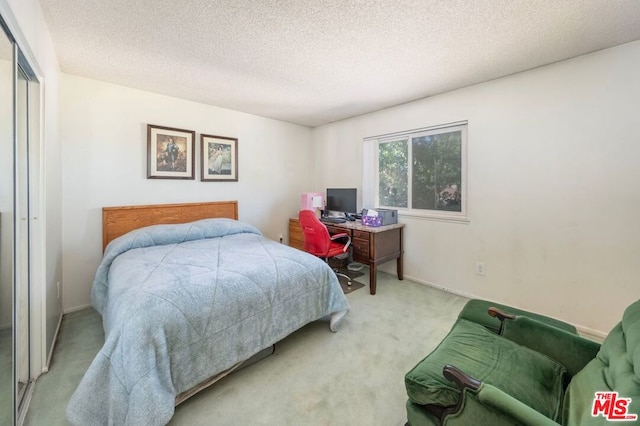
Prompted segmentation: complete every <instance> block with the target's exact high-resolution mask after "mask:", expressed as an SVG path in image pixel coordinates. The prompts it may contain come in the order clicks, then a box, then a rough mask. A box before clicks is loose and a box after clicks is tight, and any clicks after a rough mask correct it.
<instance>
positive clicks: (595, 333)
mask: <svg viewBox="0 0 640 426" xmlns="http://www.w3.org/2000/svg"><path fill="white" fill-rule="evenodd" d="M405 277H406V278H407V279H410V280H411V281H415V282H417V283H418V284H422V285H425V286H427V287H433V288H436V289H438V290H442V291H445V292H447V293H451V294H455V295H456V296H462V297H465V298H467V299H484V300H486V299H485V298H484V297H479V296H476V295H475V294H470V293H466V292H464V291H458V290H452V289H450V288H446V287H443V286H441V285H437V284H434V283H431V282H428V281H424V280H421V279H418V278H415V277H411V276H409V275H406V274H405ZM495 302H496V303H500V304H503V305H508V303H503V302H501V301H500V300H495ZM514 307H515V308H519V309H523V310H530V309H526V308H521V307H519V306H514ZM560 321H564V320H560ZM565 322H568V321H565ZM568 323H569V324H571V325H573V326H574V327H575V328H576V330H578V334H579V335H580V336H582V337H584V338H586V339H589V340H594V341H596V342H599V343H602V342H603V341H604V338H605V337H607V334H608V333H605V332H603V331H600V330H595V329H593V328H589V327H585V326H583V325H580V324H574V323H571V322H568Z"/></svg>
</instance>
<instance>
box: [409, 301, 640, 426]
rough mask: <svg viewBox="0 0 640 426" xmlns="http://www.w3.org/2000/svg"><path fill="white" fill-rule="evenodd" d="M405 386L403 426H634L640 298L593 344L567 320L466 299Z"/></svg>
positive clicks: (639, 407)
mask: <svg viewBox="0 0 640 426" xmlns="http://www.w3.org/2000/svg"><path fill="white" fill-rule="evenodd" d="M405 386H406V389H407V395H408V397H409V398H408V401H407V420H408V423H407V424H408V425H410V426H423V425H440V424H442V425H513V424H524V425H535V426H538V425H546V424H549V425H556V424H562V425H575V426H582V425H585V426H588V425H604V424H610V422H611V421H619V422H623V423H625V422H630V423H634V422H636V421H637V422H638V423H640V420H638V417H637V416H638V415H640V301H637V302H635V303H633V304H632V305H631V306H629V307H628V308H627V309H626V310H625V312H624V315H623V317H622V320H621V322H620V323H619V324H617V325H616V326H615V327H614V328H613V330H612V331H611V332H610V333H609V335H608V336H607V337H606V339H605V341H604V342H603V343H602V345H600V344H598V343H595V342H593V341H591V340H587V339H584V338H582V337H580V336H579V335H578V334H577V332H576V330H575V328H574V327H573V326H572V325H570V324H567V323H564V322H561V321H558V320H555V319H552V318H548V317H544V316H541V315H537V314H534V313H531V312H527V311H522V310H518V309H514V308H510V307H508V306H505V305H498V304H494V303H490V302H486V301H481V300H471V301H469V302H468V303H467V305H466V306H465V307H464V309H463V310H462V311H461V312H460V315H459V316H458V320H457V321H456V323H455V324H454V326H453V327H452V328H451V331H450V332H449V334H448V335H447V336H446V337H445V338H444V339H443V340H442V342H441V343H440V344H439V345H438V347H437V348H436V349H435V350H434V351H433V352H431V353H430V354H429V355H427V357H426V358H424V359H423V360H421V361H420V362H419V363H418V364H417V365H416V366H415V367H414V368H413V369H411V370H410V371H409V372H408V373H407V374H406V376H405Z"/></svg>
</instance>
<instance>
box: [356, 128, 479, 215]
mask: <svg viewBox="0 0 640 426" xmlns="http://www.w3.org/2000/svg"><path fill="white" fill-rule="evenodd" d="M466 140H467V123H466V122H463V123H455V124H449V125H444V126H438V127H430V128H423V129H418V130H412V131H408V132H399V133H394V134H390V135H384V136H379V137H373V138H366V139H365V155H364V158H365V167H364V170H365V174H366V177H367V178H366V179H365V182H366V184H365V186H364V190H365V195H364V196H365V204H369V205H372V204H373V205H374V206H376V207H381V208H393V209H398V210H400V211H401V212H402V213H404V214H408V215H417V216H428V217H438V218H445V219H458V220H465V219H466V190H467V188H466ZM367 181H368V182H367Z"/></svg>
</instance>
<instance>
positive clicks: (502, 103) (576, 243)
mask: <svg viewBox="0 0 640 426" xmlns="http://www.w3.org/2000/svg"><path fill="white" fill-rule="evenodd" d="M638 70H640V42H634V43H630V44H627V45H623V46H619V47H616V48H612V49H608V50H604V51H600V52H596V53H594V54H590V55H586V56H582V57H578V58H574V59H572V60H568V61H564V62H561V63H557V64H553V65H550V66H546V67H543V68H538V69H535V70H532V71H529V72H524V73H520V74H516V75H513V76H509V77H506V78H501V79H498V80H494V81H491V82H487V83H484V84H480V85H476V86H472V87H468V88H465V89H461V90H457V91H454V92H450V93H446V94H443V95H439V96H434V97H432V98H427V99H423V100H420V101H416V102H412V103H409V104H405V105H402V106H398V107H395V108H390V109H386V110H383V111H379V112H376V113H373V114H367V115H364V116H360V117H356V118H353V119H349V120H345V121H342V122H338V123H334V124H331V125H326V126H323V127H319V128H316V129H314V130H313V138H314V153H315V154H314V155H315V157H316V163H317V164H323V165H324V167H318V168H317V173H316V180H315V181H314V183H315V184H316V185H318V186H319V187H324V186H332V185H338V184H341V185H346V186H358V187H359V188H360V189H361V188H362V178H361V176H362V139H363V138H364V137H367V136H374V135H378V134H383V133H389V132H395V131H400V130H408V129H413V128H420V127H426V126H431V125H437V124H442V123H448V122H454V121H461V120H468V122H469V127H468V129H469V133H468V135H469V137H468V148H469V149H468V172H469V173H468V177H469V179H468V211H469V217H470V223H468V224H459V223H448V222H439V221H433V220H425V219H416V218H409V217H401V222H404V223H406V232H405V235H406V241H405V246H404V249H405V275H406V276H407V277H410V278H413V279H416V280H418V281H420V282H423V283H428V284H431V285H434V286H437V287H443V288H446V289H449V290H451V291H453V292H457V293H461V294H466V295H474V296H477V297H481V298H488V299H492V300H495V301H499V302H504V303H508V304H512V305H515V306H519V307H522V308H526V309H531V310H534V311H537V312H540V313H543V314H547V315H551V316H554V317H557V318H561V319H564V320H567V321H570V322H572V323H575V324H577V325H579V326H581V327H583V328H586V329H587V331H589V329H591V331H595V332H596V334H597V332H598V331H600V332H608V331H609V329H610V328H611V327H612V326H613V325H614V324H615V323H616V322H618V321H619V320H620V318H621V315H622V311H623V310H624V308H625V307H626V306H628V305H629V304H630V303H631V302H632V301H634V300H636V299H638V298H639V297H640V286H639V285H638V283H637V280H638V276H640V262H639V261H638V259H640V232H639V230H640V227H639V226H638V212H639V211H640V191H639V188H638V186H639V184H638V182H640V167H638V158H640V143H639V142H640V126H639V125H638V105H639V103H640V79H639V78H638ZM336 152H340V157H341V158H342V159H343V161H340V162H334V161H331V160H332V159H333V158H335V155H336ZM345 162H346V163H349V164H351V165H352V167H350V168H345V167H343V164H344V163H345ZM365 207H368V206H365ZM476 260H481V261H484V262H486V270H487V273H486V276H484V277H481V276H477V275H475V274H474V267H475V262H476ZM392 263H393V262H392ZM388 265H390V264H388ZM391 266H393V265H391ZM386 269H387V270H389V271H393V270H394V269H393V267H389V266H387V268H386ZM425 315H428V313H425Z"/></svg>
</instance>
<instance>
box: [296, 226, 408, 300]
mask: <svg viewBox="0 0 640 426" xmlns="http://www.w3.org/2000/svg"><path fill="white" fill-rule="evenodd" d="M326 225H327V229H328V230H329V233H330V234H338V233H341V232H346V233H348V234H350V235H351V245H352V247H353V260H354V261H356V262H360V263H363V264H365V265H368V266H369V291H370V293H371V294H376V284H377V278H378V265H380V264H382V263H385V262H388V261H390V260H393V259H396V272H397V274H398V279H399V280H402V279H403V278H404V276H403V269H402V268H403V264H402V254H403V250H402V230H403V228H404V224H403V223H396V224H393V225H385V226H378V227H373V226H364V225H362V223H361V222H360V221H355V222H349V221H347V222H344V223H331V224H326ZM303 241H304V240H303V236H302V230H301V229H300V225H299V223H298V219H297V218H291V219H290V220H289V245H290V246H292V247H295V248H298V249H300V250H302V249H303V246H302V245H303Z"/></svg>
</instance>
